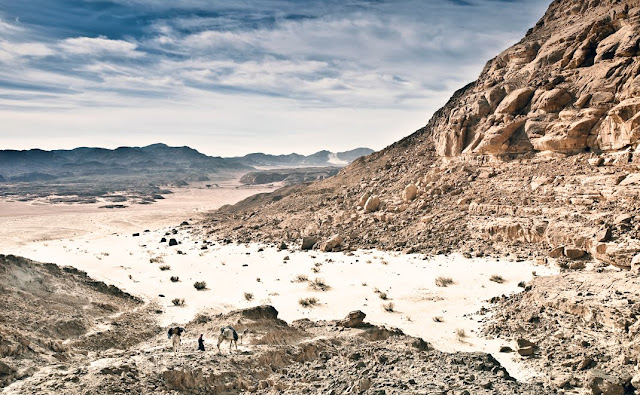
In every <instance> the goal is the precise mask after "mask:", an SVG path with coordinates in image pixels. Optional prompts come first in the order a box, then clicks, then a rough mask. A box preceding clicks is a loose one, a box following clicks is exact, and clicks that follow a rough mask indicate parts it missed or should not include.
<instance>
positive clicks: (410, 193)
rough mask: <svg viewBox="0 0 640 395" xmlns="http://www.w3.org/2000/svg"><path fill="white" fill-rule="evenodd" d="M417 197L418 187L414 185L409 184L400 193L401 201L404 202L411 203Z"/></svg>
mask: <svg viewBox="0 0 640 395" xmlns="http://www.w3.org/2000/svg"><path fill="white" fill-rule="evenodd" d="M416 196H418V187H416V186H415V184H409V185H407V186H406V187H405V188H404V191H402V200H404V201H405V202H411V201H413V200H414V199H415V198H416Z"/></svg>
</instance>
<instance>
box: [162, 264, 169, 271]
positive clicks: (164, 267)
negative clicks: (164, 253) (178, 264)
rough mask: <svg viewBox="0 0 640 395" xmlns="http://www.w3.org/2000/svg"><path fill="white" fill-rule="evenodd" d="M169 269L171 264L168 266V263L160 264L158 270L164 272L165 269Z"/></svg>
mask: <svg viewBox="0 0 640 395" xmlns="http://www.w3.org/2000/svg"><path fill="white" fill-rule="evenodd" d="M170 269H171V266H169V265H162V266H160V270H162V271H163V272H164V271H165V270H170Z"/></svg>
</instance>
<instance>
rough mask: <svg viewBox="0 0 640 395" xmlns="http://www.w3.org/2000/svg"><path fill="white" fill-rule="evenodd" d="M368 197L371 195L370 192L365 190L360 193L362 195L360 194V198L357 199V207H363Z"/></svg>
mask: <svg viewBox="0 0 640 395" xmlns="http://www.w3.org/2000/svg"><path fill="white" fill-rule="evenodd" d="M369 197H371V194H370V193H369V192H365V193H363V194H362V196H360V199H358V206H359V207H364V205H365V203H367V200H368V199H369Z"/></svg>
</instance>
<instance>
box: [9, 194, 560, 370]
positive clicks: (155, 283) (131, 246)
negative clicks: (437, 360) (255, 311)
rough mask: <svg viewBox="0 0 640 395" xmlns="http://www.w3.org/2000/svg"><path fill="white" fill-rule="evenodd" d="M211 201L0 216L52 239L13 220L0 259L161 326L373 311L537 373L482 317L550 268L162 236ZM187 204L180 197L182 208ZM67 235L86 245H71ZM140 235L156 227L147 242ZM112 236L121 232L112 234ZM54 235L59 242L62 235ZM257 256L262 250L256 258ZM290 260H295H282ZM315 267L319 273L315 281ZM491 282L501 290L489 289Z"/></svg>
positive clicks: (417, 332)
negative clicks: (138, 308) (62, 279)
mask: <svg viewBox="0 0 640 395" xmlns="http://www.w3.org/2000/svg"><path fill="white" fill-rule="evenodd" d="M234 191H238V192H234ZM249 192H251V191H247V190H236V189H235V188H231V190H229V191H227V193H228V194H227V196H226V198H229V199H230V200H238V199H239V198H240V197H241V195H243V194H247V193H249ZM209 193H211V191H210V190H209V191H207V190H205V191H202V190H185V191H184V194H176V195H175V196H173V197H171V198H169V199H167V200H166V201H162V202H159V203H158V204H157V206H156V205H151V206H142V207H143V208H146V210H144V209H138V208H137V207H136V208H134V209H132V210H129V209H125V210H123V211H108V212H95V211H91V210H87V211H86V212H85V211H84V210H86V209H85V208H82V210H81V211H80V212H74V211H73V210H70V211H69V212H66V211H64V210H63V212H62V213H56V212H55V210H52V212H51V213H46V214H38V213H35V214H25V215H15V216H8V215H7V216H4V217H0V225H1V224H2V222H4V223H5V224H6V223H8V222H7V221H11V219H15V221H17V222H16V223H18V222H20V221H21V220H25V219H27V222H26V223H25V224H21V225H20V226H24V227H25V229H26V228H27V227H28V226H29V224H33V225H32V226H36V227H37V228H36V229H37V231H36V234H38V235H46V236H47V237H45V239H46V240H44V241H42V240H40V241H29V240H32V239H29V237H28V233H27V234H25V233H20V232H19V229H16V228H19V226H17V225H16V223H13V224H12V225H11V229H12V230H14V231H17V232H18V233H14V235H15V236H14V237H13V238H12V237H11V235H10V234H8V233H5V234H3V235H2V237H1V238H2V241H3V243H2V247H1V248H0V253H3V254H15V255H20V256H24V257H27V258H30V259H33V260H36V261H42V262H53V263H57V264H60V265H70V266H74V267H77V268H79V269H81V270H84V271H86V272H87V273H88V274H89V275H90V276H92V277H94V278H96V279H98V280H102V281H105V282H107V283H109V284H114V285H116V286H118V287H120V288H121V289H123V290H125V291H127V292H130V293H132V294H135V295H138V296H142V297H143V298H144V299H146V300H149V301H156V302H158V303H159V304H160V305H161V306H163V307H164V310H165V312H164V314H162V315H160V316H159V317H160V321H161V322H160V323H161V325H165V326H168V325H170V324H172V323H178V324H180V325H184V324H185V323H187V322H188V321H190V320H191V319H192V318H193V317H194V316H195V314H196V313H197V312H198V311H201V310H208V311H213V312H226V311H229V310H232V309H236V308H242V307H249V306H254V305H257V304H271V305H273V306H274V307H275V308H276V309H277V310H278V311H279V312H280V318H282V319H284V320H286V321H289V322H291V321H292V320H295V319H300V318H310V319H328V320H329V319H340V318H342V317H344V316H345V315H346V314H347V313H348V312H349V311H352V310H362V311H364V312H365V313H366V314H367V321H369V322H372V323H376V324H384V325H388V326H392V327H398V328H401V329H402V330H403V331H405V333H408V334H410V335H414V336H420V337H422V338H424V339H425V340H427V341H428V342H430V343H433V345H434V346H435V347H436V348H438V349H440V350H443V351H484V352H489V353H491V354H493V355H494V356H495V357H496V358H498V359H499V360H500V362H501V363H502V364H503V365H504V366H505V367H506V368H507V370H508V371H509V372H510V373H511V374H512V375H513V376H514V377H516V378H518V379H520V380H526V379H528V378H531V377H533V376H535V372H531V371H525V370H523V369H522V367H521V366H520V365H519V364H518V359H519V358H520V357H519V356H517V355H514V354H501V353H499V352H498V350H499V348H500V346H502V345H505V344H506V343H505V342H504V341H496V340H487V339H484V338H482V337H478V336H477V334H478V332H479V329H480V327H481V325H482V323H481V320H483V319H486V318H487V317H486V316H483V315H477V314H476V313H477V312H478V311H479V310H480V309H481V307H483V306H486V305H487V304H488V303H487V300H488V299H490V298H491V297H494V296H500V295H502V294H509V293H512V292H518V291H519V290H521V288H519V287H518V286H517V284H518V282H520V281H528V280H530V279H531V278H532V272H533V271H535V272H536V273H537V274H538V275H548V274H552V273H554V272H555V271H554V270H552V269H550V268H548V267H540V266H535V265H533V264H532V263H530V262H512V261H508V260H505V259H503V260H499V261H498V260H492V259H465V258H463V257H461V256H459V255H451V256H438V257H434V258H430V259H428V260H424V259H423V256H422V255H401V254H396V253H388V252H380V251H359V252H356V253H355V254H354V255H353V256H347V255H346V254H343V253H319V252H315V251H313V252H299V251H296V252H293V251H286V250H285V251H277V250H276V249H275V248H273V247H268V246H264V245H248V246H245V245H226V246H222V245H218V244H217V245H215V246H213V247H211V246H210V247H209V249H207V250H201V249H200V247H201V244H200V243H199V242H198V241H196V240H194V239H192V237H191V234H190V233H189V232H190V230H189V229H188V228H180V227H178V228H176V229H178V230H179V232H178V234H177V235H170V236H165V233H166V232H168V231H170V230H171V229H173V228H171V227H166V224H168V223H171V224H174V225H175V224H178V223H180V222H181V221H182V220H185V219H188V214H194V213H195V214H197V213H199V212H202V211H203V210H205V208H206V209H209V208H212V207H214V206H216V205H217V206H220V205H221V201H222V200H224V198H220V199H218V200H216V201H213V200H215V199H209V200H207V201H206V202H205V201H201V202H200V203H201V205H197V204H196V203H197V201H198V199H203V198H204V199H206V194H209ZM189 194H192V195H189ZM189 196H190V197H189ZM181 198H183V199H184V201H183V203H182V205H181V204H180V201H179V200H180V199H181ZM209 198H211V196H209ZM173 199H176V200H175V201H172V200H173ZM163 205H164V206H165V209H163ZM154 206H155V207H154ZM0 207H1V206H0ZM48 209H50V207H49V208H48ZM126 210H128V212H127V211H126ZM137 210H140V211H139V212H138V211H137ZM0 213H1V212H0ZM9 223H10V222H9ZM154 225H156V226H155V227H154ZM157 225H159V226H157ZM71 229H72V230H73V231H74V232H75V233H77V234H78V235H79V236H76V237H73V238H65V237H69V236H68V235H69V232H70V230H71ZM144 229H152V230H151V231H150V232H146V233H145V232H143V231H144ZM61 230H64V231H61ZM115 230H119V232H118V233H115V234H114V231H115ZM26 231H27V230H25V232H26ZM125 231H126V233H124V232H125ZM133 232H140V236H139V237H133V236H132V233H133ZM56 235H62V236H59V237H57V238H56ZM38 237H40V236H38ZM162 237H167V239H169V238H171V237H175V238H176V239H177V240H179V241H181V243H182V244H180V245H178V246H174V247H169V246H168V243H160V239H161V238H162ZM260 248H263V249H264V251H262V252H258V250H259V249H260ZM178 251H181V252H183V253H184V254H179V253H178ZM286 256H288V257H289V258H290V259H289V260H284V258H285V257H286ZM155 257H161V259H162V261H163V263H151V262H150V259H151V258H155ZM161 265H169V266H170V267H171V269H170V270H167V271H161V270H160V269H159V267H160V266H161ZM245 265H246V266H245ZM314 268H315V269H316V270H318V271H319V272H318V273H314V272H313V270H314ZM494 274H497V275H500V276H502V277H503V278H504V279H505V280H506V282H505V283H503V284H498V283H495V282H492V281H490V280H489V278H490V277H491V276H492V275H494ZM298 275H305V276H307V277H308V278H309V279H310V280H313V279H315V278H320V279H323V280H324V282H326V284H328V285H329V286H330V289H329V290H328V291H325V292H322V291H314V290H312V289H310V287H309V285H308V283H306V282H304V283H299V282H294V279H295V278H296V277H297V276H298ZM171 276H178V277H179V278H180V281H179V282H177V283H173V282H171V281H170V277H171ZM438 276H444V277H451V278H452V279H453V280H454V282H455V283H454V284H453V285H450V286H448V287H446V288H441V287H437V286H436V285H435V279H436V278H437V277H438ZM195 281H206V283H207V289H206V290H204V291H197V290H196V289H195V288H194V287H193V283H194V282H195ZM375 289H378V290H379V291H381V292H385V293H386V294H387V299H388V300H382V299H381V298H380V297H379V295H378V294H377V293H376V292H375V291H374V290H375ZM245 293H251V294H252V295H253V300H251V301H247V300H246V299H245ZM160 294H162V295H164V297H160V296H159V295H160ZM309 297H315V298H317V299H318V300H319V304H318V305H317V306H316V307H313V308H304V307H302V306H301V305H300V304H299V302H298V301H299V299H301V298H309ZM173 298H184V299H185V302H186V305H185V306H184V307H176V306H173V304H172V303H171V300H172V299H173ZM386 303H393V305H394V310H395V311H394V312H387V311H385V310H384V309H383V304H386ZM434 317H442V320H443V322H440V323H438V322H434V320H433V318H434ZM458 330H464V332H465V333H466V337H465V338H464V339H462V341H461V339H459V338H458V336H457V335H456V331H458ZM512 347H514V346H513V345H512Z"/></svg>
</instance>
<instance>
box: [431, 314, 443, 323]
mask: <svg viewBox="0 0 640 395" xmlns="http://www.w3.org/2000/svg"><path fill="white" fill-rule="evenodd" d="M432 320H433V322H444V318H442V316H439V315H437V316H435V317H433V318H432Z"/></svg>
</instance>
